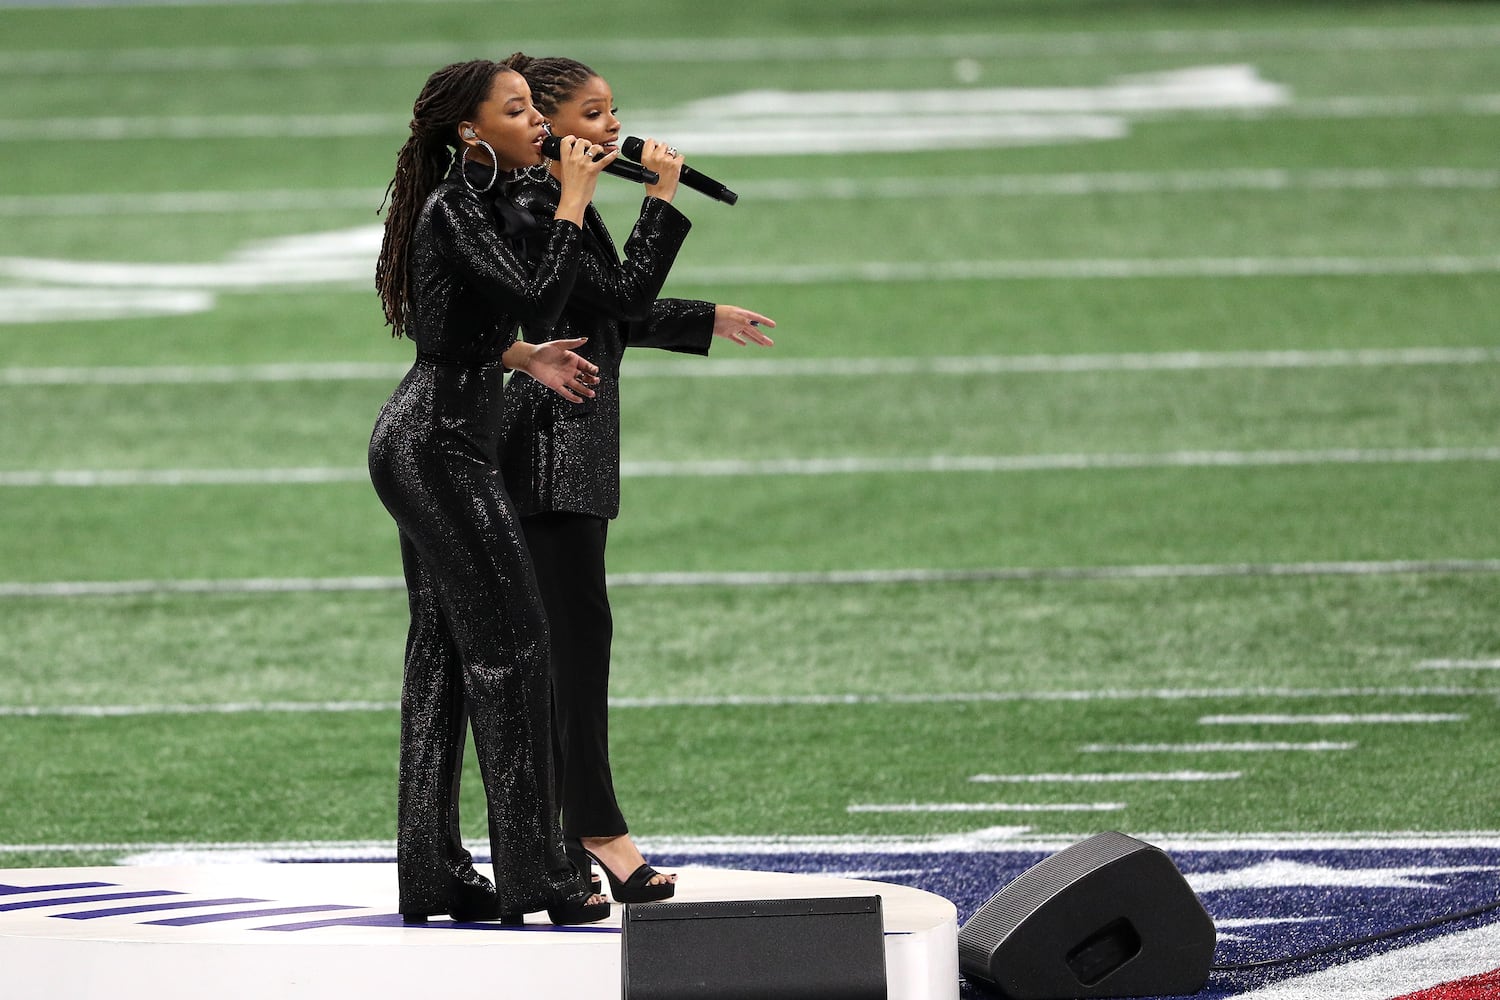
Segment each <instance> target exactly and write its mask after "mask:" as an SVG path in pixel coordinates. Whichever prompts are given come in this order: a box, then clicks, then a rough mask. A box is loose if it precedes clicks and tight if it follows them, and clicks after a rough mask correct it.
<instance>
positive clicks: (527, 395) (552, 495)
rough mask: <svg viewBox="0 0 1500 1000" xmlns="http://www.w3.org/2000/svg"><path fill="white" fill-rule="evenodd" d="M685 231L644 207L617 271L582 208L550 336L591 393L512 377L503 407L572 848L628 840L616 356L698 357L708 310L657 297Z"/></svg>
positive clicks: (504, 455)
mask: <svg viewBox="0 0 1500 1000" xmlns="http://www.w3.org/2000/svg"><path fill="white" fill-rule="evenodd" d="M560 193H561V192H560V188H559V186H558V183H557V181H556V180H554V179H552V178H547V179H545V180H540V181H527V182H524V183H522V184H521V185H519V186H518V187H517V189H516V191H515V194H514V198H515V201H516V204H518V205H519V206H521V207H522V208H524V209H526V210H527V211H528V212H530V213H531V214H532V215H533V216H535V217H536V218H538V219H551V218H552V216H553V214H554V213H555V212H556V210H557V202H558V198H559V196H560ZM691 226H692V223H690V222H689V221H688V219H687V218H686V217H685V216H684V215H683V214H682V213H681V212H679V211H678V210H677V209H676V208H674V207H673V206H672V205H671V204H669V203H668V202H665V201H662V200H660V199H657V198H647V199H646V200H645V202H644V203H643V205H642V207H641V214H640V218H639V220H638V221H637V223H636V225H635V227H634V229H633V230H632V231H631V234H630V238H629V239H628V240H626V242H625V259H624V261H623V262H622V261H621V260H620V258H619V255H618V253H617V252H616V250H615V245H614V241H613V240H612V239H611V237H610V234H609V230H608V229H606V228H605V226H604V221H603V219H601V218H600V216H599V213H598V212H597V211H596V210H595V209H594V207H593V206H592V205H590V206H589V207H588V210H587V211H586V212H585V214H584V224H583V251H582V260H581V261H580V263H579V267H578V279H577V281H576V283H575V284H574V286H573V294H572V295H571V296H570V297H569V299H568V305H567V308H566V309H564V310H563V314H562V318H561V320H560V321H559V322H558V324H557V326H556V327H555V328H554V330H553V335H554V336H557V337H587V338H588V343H587V344H585V345H583V346H582V347H580V348H578V353H580V354H582V355H583V356H584V357H586V358H588V359H589V360H590V361H592V362H594V364H596V365H598V366H599V377H600V382H599V384H598V385H597V386H595V390H596V393H597V394H596V395H595V396H594V397H593V398H592V399H589V400H586V401H585V402H584V403H583V404H581V405H578V406H573V405H570V404H569V403H567V402H566V401H565V400H562V399H559V398H557V397H556V394H555V393H552V392H550V391H549V390H548V389H547V388H546V387H545V386H543V385H542V384H541V383H539V382H537V381H535V380H533V379H530V378H528V377H526V376H525V375H517V376H516V377H515V378H514V379H512V380H511V384H510V387H509V389H508V390H507V395H506V400H505V431H504V435H503V437H502V441H501V447H500V456H501V457H500V462H501V468H502V470H503V472H504V476H505V481H506V483H507V485H508V486H509V488H510V491H511V496H512V497H513V498H514V500H515V503H516V509H517V510H518V511H519V512H520V514H521V517H522V526H523V528H524V530H525V532H526V541H527V545H528V546H529V548H530V549H531V554H532V558H533V559H534V560H535V563H536V572H537V578H538V581H539V583H540V585H541V591H542V600H543V602H544V604H545V605H546V609H547V617H548V620H549V621H550V622H551V624H552V684H553V711H554V740H555V748H556V760H557V777H558V783H557V788H558V801H559V805H560V807H561V809H562V826H563V832H564V833H566V834H567V835H568V836H569V837H608V836H615V835H617V834H623V833H627V832H628V828H627V826H626V823H625V819H624V816H623V815H622V814H621V812H620V807H619V804H618V802H617V801H616V798H615V790H614V780H613V775H612V772H611V769H610V763H609V718H608V698H609V660H610V641H611V637H612V630H613V618H612V615H611V611H610V606H609V597H608V594H607V592H606V589H605V569H604V549H605V539H606V535H607V533H608V525H609V521H610V519H612V518H614V517H615V516H616V515H617V514H618V513H619V509H620V395H619V375H620V361H621V358H622V357H623V355H624V353H625V349H626V348H627V347H658V348H664V349H667V350H673V351H681V352H685V353H691V354H707V353H708V349H709V345H710V344H711V342H712V340H713V323H714V304H713V303H712V302H703V301H698V300H692V299H658V298H657V296H658V295H659V294H660V293H661V288H662V285H663V283H664V282H665V281H666V278H667V273H668V271H669V270H670V269H671V267H672V263H673V261H674V260H676V257H677V252H678V250H679V249H680V248H681V246H682V242H683V240H684V239H686V237H687V234H688V230H689V229H690V228H691ZM538 249H539V248H538V247H536V246H535V245H533V247H532V255H533V257H535V256H536V253H537V250H538Z"/></svg>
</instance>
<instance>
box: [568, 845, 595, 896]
mask: <svg viewBox="0 0 1500 1000" xmlns="http://www.w3.org/2000/svg"><path fill="white" fill-rule="evenodd" d="M563 853H564V854H566V855H567V856H568V860H569V861H571V862H572V863H573V867H574V868H576V869H577V870H578V874H579V875H581V876H582V877H583V880H584V881H585V882H587V883H588V884H589V891H590V892H592V893H594V895H596V896H597V895H599V894H600V893H602V892H603V891H604V883H603V882H601V881H599V873H598V872H596V871H594V866H593V865H592V864H590V863H589V852H588V851H585V850H584V849H583V842H582V841H581V840H579V839H578V838H577V837H564V838H563Z"/></svg>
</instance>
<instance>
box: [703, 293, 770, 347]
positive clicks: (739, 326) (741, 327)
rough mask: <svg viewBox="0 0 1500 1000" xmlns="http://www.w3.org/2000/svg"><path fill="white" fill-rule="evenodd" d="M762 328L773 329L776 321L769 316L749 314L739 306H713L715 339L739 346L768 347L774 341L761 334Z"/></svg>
mask: <svg viewBox="0 0 1500 1000" xmlns="http://www.w3.org/2000/svg"><path fill="white" fill-rule="evenodd" d="M763 326H766V327H773V328H774V327H775V326H776V321H775V320H773V319H771V318H770V317H769V316H762V315H761V314H760V313H756V312H751V311H750V310H749V309H741V308H740V307H739V306H727V305H723V304H722V303H721V304H719V305H716V306H714V336H715V337H723V338H724V339H725V340H732V341H734V342H735V343H736V344H739V345H741V346H744V345H745V344H747V343H752V342H753V343H756V344H759V345H760V346H761V347H770V346H771V345H772V344H774V343H775V341H773V340H772V339H771V338H770V337H767V336H766V335H765V334H764V333H762V332H761V330H760V328H761V327H763Z"/></svg>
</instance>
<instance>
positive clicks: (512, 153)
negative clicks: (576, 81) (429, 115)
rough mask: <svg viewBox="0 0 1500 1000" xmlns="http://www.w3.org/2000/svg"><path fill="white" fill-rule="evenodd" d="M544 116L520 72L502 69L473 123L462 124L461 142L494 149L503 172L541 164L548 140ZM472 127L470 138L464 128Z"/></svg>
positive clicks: (476, 111)
mask: <svg viewBox="0 0 1500 1000" xmlns="http://www.w3.org/2000/svg"><path fill="white" fill-rule="evenodd" d="M545 121H546V119H545V118H543V117H542V113H541V112H540V111H538V110H537V109H536V108H535V107H534V106H533V105H532V103H531V88H530V87H529V86H527V85H526V80H525V78H524V77H522V76H521V74H520V73H517V72H514V71H513V70H502V71H501V72H499V73H496V74H495V79H494V82H493V83H492V84H491V85H490V93H489V96H488V97H486V98H485V99H484V100H483V101H482V102H480V104H479V107H477V108H476V109H475V110H474V118H473V120H472V121H468V122H463V123H460V126H459V136H460V140H461V141H463V142H466V143H468V144H469V145H470V146H477V145H478V143H479V140H480V139H483V140H484V141H485V142H487V143H489V144H490V146H492V147H493V148H494V150H495V158H496V159H497V160H499V161H500V169H501V170H516V169H519V168H521V167H530V166H534V165H535V164H538V163H541V162H542V160H543V159H544V157H543V156H542V140H543V139H545V138H546V137H547V132H546V129H545V128H544V127H543V123H544V122H545ZM466 127H467V128H472V129H473V130H474V133H475V138H473V139H470V138H469V137H468V133H467V132H465V131H464V129H465V128H466Z"/></svg>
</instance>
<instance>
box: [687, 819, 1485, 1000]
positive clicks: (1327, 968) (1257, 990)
mask: <svg viewBox="0 0 1500 1000" xmlns="http://www.w3.org/2000/svg"><path fill="white" fill-rule="evenodd" d="M960 839H962V838H955V840H960ZM1143 839H1146V840H1147V841H1148V842H1149V843H1152V844H1153V845H1154V846H1157V847H1160V848H1161V849H1162V850H1164V851H1166V852H1167V853H1168V855H1169V856H1170V857H1171V858H1172V861H1173V863H1174V864H1176V866H1177V867H1178V869H1179V870H1180V871H1181V872H1182V873H1183V875H1184V877H1186V878H1187V880H1188V884H1189V885H1191V886H1192V887H1193V890H1194V891H1195V892H1196V893H1197V894H1198V897H1199V899H1201V900H1202V902H1203V905H1204V907H1205V908H1206V909H1207V910H1208V912H1209V914H1210V915H1211V916H1212V917H1213V919H1214V925H1215V928H1216V929H1217V932H1218V945H1217V948H1216V949H1215V952H1214V965H1215V971H1214V972H1213V973H1212V974H1211V975H1210V976H1209V980H1208V984H1207V986H1206V987H1205V988H1204V989H1203V990H1202V991H1201V992H1200V993H1198V994H1197V996H1198V997H1200V998H1203V1000H1221V998H1223V1000H1227V998H1231V997H1233V998H1254V1000H1392V998H1402V1000H1406V998H1412V1000H1480V998H1486V1000H1495V998H1500V838H1497V837H1495V836H1494V835H1485V836H1483V837H1478V836H1476V837H1474V838H1468V839H1465V838H1460V837H1441V838H1433V839H1431V840H1427V839H1421V838H1418V837H1415V836H1412V837H1410V838H1407V839H1399V838H1396V837H1390V838H1384V837H1370V838H1367V839H1361V840H1355V839H1352V838H1321V837H1316V836H1305V837H1300V838H1299V837H1292V836H1286V837H1277V838H1273V839H1265V838H1248V837H1247V838H1243V839H1238V840H1237V839H1233V838H1228V837H1224V838H1217V839H1214V840H1212V841H1209V840H1207V839H1199V838H1182V837H1167V838H1164V839H1160V840H1153V839H1151V838H1150V837H1146V838H1143ZM950 844H951V846H948V847H946V848H945V847H943V846H942V845H941V844H940V843H934V844H933V845H932V846H931V847H930V848H925V849H924V848H923V847H922V846H920V845H919V844H916V843H911V844H903V845H897V844H892V845H890V847H891V848H892V849H891V850H889V851H887V850H880V849H878V848H871V850H872V851H875V850H878V853H866V852H864V851H862V852H861V853H858V854H852V855H851V854H848V853H844V852H843V851H840V850H839V849H838V848H837V847H835V846H834V845H832V844H830V845H829V847H830V851H829V853H826V854H820V853H813V852H809V851H807V850H800V851H797V852H787V853H781V854H777V853H770V851H772V850H773V848H772V845H766V848H765V851H766V853H762V851H760V850H756V851H755V853H753V854H735V853H723V854H713V855H702V854H698V853H696V852H694V853H692V854H691V856H683V857H681V859H680V860H681V861H682V862H688V863H693V864H705V863H706V864H712V865H715V866H723V867H729V868H749V867H756V868H767V869H774V870H779V871H806V872H814V871H816V872H822V873H825V874H838V875H845V876H849V877H863V878H871V879H877V880H880V881H886V882H895V883H900V884H906V885H912V886H916V887H918V888H921V889H925V890H927V891H929V892H934V893H937V894H939V895H942V896H946V897H948V898H949V899H951V900H953V901H954V902H955V903H956V904H957V906H958V911H959V920H960V922H961V923H962V922H964V921H967V920H968V919H969V917H970V916H972V915H973V913H974V911H975V910H976V909H978V908H979V906H980V905H982V904H983V903H984V902H985V901H986V900H988V899H989V898H990V897H991V896H992V895H994V893H995V892H996V891H998V890H999V889H1000V888H1001V887H1002V886H1004V885H1006V884H1007V883H1008V882H1010V881H1011V880H1012V879H1014V878H1016V877H1017V876H1018V875H1020V874H1021V873H1022V872H1024V871H1025V870H1026V869H1027V868H1029V867H1030V866H1031V865H1033V864H1035V863H1037V862H1039V861H1041V860H1043V859H1045V858H1046V857H1048V856H1049V855H1050V854H1052V853H1055V852H1056V851H1058V850H1060V849H1062V848H1063V847H1066V846H1068V844H1067V843H1064V842H1052V841H1047V842H1028V843H1026V844H1025V845H1019V844H1018V845H1016V846H1014V847H1005V846H1001V845H1000V844H999V843H997V842H996V841H990V842H988V843H984V842H983V841H982V840H975V841H974V842H973V843H972V846H968V845H961V844H959V843H954V842H950ZM799 846H806V847H812V846H813V845H811V844H808V845H799ZM667 860H670V859H667ZM1486 907H1489V909H1487V910H1485V908H1486ZM1479 910H1484V912H1474V911H1479ZM1464 913H1471V914H1472V915H1471V916H1468V917H1466V918H1463V919H1459V920H1453V921H1442V922H1438V921H1440V920H1441V918H1445V917H1449V916H1453V915H1457V914H1464ZM1423 925H1430V926H1423ZM1417 927H1421V929H1413V930H1409V931H1407V932H1405V933H1400V934H1396V935H1395V936H1390V937H1385V936H1383V935H1388V934H1391V933H1392V932H1395V931H1400V930H1402V929H1405V928H1417ZM1354 942H1360V943H1354ZM1297 956H1306V957H1303V958H1297ZM1289 958H1290V959H1293V960H1292V961H1286V959H1289ZM986 995H987V994H986V993H984V992H982V991H981V990H980V989H979V988H978V987H976V986H973V985H970V984H965V985H964V992H963V996H964V997H966V998H970V997H972V998H980V997H984V996H986Z"/></svg>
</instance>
